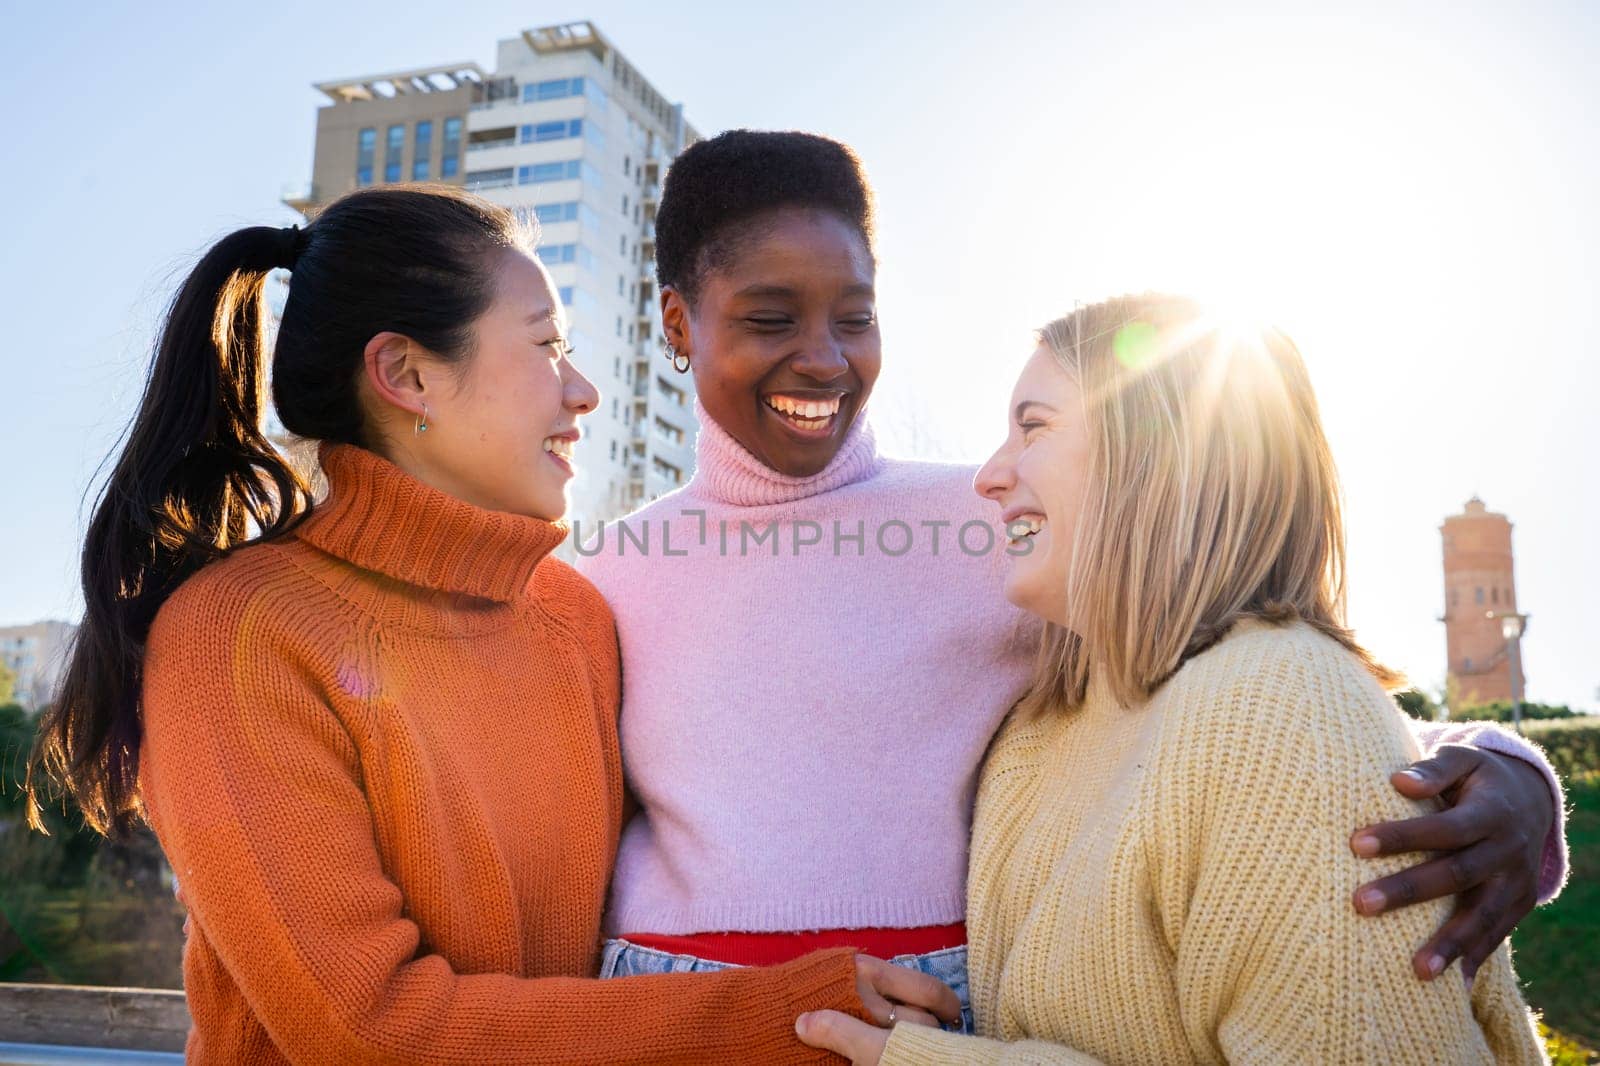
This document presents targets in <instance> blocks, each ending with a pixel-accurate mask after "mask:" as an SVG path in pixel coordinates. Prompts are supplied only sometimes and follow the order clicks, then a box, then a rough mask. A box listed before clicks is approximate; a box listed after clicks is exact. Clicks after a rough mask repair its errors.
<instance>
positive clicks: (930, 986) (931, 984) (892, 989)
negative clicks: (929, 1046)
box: [856, 955, 961, 1023]
mask: <svg viewBox="0 0 1600 1066" xmlns="http://www.w3.org/2000/svg"><path fill="white" fill-rule="evenodd" d="M856 962H857V966H858V967H859V968H860V969H861V970H862V972H864V973H866V974H867V976H868V978H869V979H870V981H871V982H872V988H873V991H875V992H877V993H878V995H880V996H882V997H884V998H885V999H891V1000H894V1001H895V1002H897V1003H904V1004H906V1005H907V1006H910V1007H920V1008H922V1009H924V1010H926V1011H930V1012H932V1013H933V1014H934V1015H935V1016H937V1017H938V1018H940V1019H941V1020H943V1021H946V1022H952V1023H953V1022H958V1021H960V1020H961V1000H959V999H957V998H956V994H955V993H954V992H952V991H950V987H949V986H948V985H946V984H945V983H944V982H943V981H941V980H939V979H938V978H937V977H932V976H930V975H928V974H925V973H922V972H921V971H920V970H910V969H907V968H906V967H904V966H895V965H892V964H891V963H887V962H884V961H883V960H882V959H874V958H872V957H871V956H868V955H858V956H856ZM866 998H867V997H866V996H863V997H862V999H863V1001H865V1000H866ZM868 1009H869V1010H870V1009H871V1008H870V1006H869V1008H868ZM901 1016H902V1015H901V1014H900V1013H899V1012H897V1013H896V1017H901ZM873 1017H874V1018H876V1019H878V1020H879V1021H880V1022H887V1020H888V1007H887V1006H885V1007H884V1011H883V1014H881V1015H879V1014H877V1013H874V1014H873Z"/></svg>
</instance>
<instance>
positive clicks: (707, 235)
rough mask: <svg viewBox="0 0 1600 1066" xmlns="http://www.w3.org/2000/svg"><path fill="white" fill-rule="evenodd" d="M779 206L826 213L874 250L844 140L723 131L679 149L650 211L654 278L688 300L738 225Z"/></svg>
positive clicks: (733, 245) (865, 195) (868, 203)
mask: <svg viewBox="0 0 1600 1066" xmlns="http://www.w3.org/2000/svg"><path fill="white" fill-rule="evenodd" d="M780 207H802V208H812V209H815V210H819V211H830V212H832V213H834V214H835V215H838V216H839V218H841V219H843V220H844V221H845V222H846V223H847V224H849V225H850V226H852V227H853V228H854V229H855V230H856V231H857V232H858V233H860V234H861V239H862V240H863V241H865V242H866V245H867V251H868V252H869V253H870V252H872V250H873V203H872V186H871V185H869V184H868V183H867V175H866V173H865V172H864V171H863V170H862V169H861V160H860V159H858V158H856V154H855V152H854V151H852V150H851V148H850V146H849V145H847V144H841V143H840V142H839V141H835V140H832V139H830V138H827V137H819V136H817V135H816V134H814V133H799V132H780V131H775V130H729V131H727V132H726V133H720V134H718V135H717V136H715V137H713V138H711V139H710V140H706V141H698V142H696V143H695V144H692V145H690V146H689V147H688V148H686V149H685V150H684V151H683V153H682V154H681V155H679V156H678V158H677V160H676V161H675V162H673V164H672V166H671V168H670V169H668V171H667V177H666V184H665V188H664V189H663V190H662V194H661V207H660V209H659V210H658V211H657V212H656V280H657V281H658V282H659V283H660V285H661V287H662V288H663V289H664V288H666V287H667V286H668V285H670V286H672V287H673V288H674V289H677V290H678V291H679V292H680V293H682V294H683V295H684V297H685V299H687V300H688V301H689V302H690V303H693V302H694V299H695V297H696V295H697V294H698V292H699V288H700V283H701V281H702V280H704V278H705V274H706V271H707V270H708V269H711V268H714V267H716V266H718V265H720V264H723V263H725V262H727V261H728V259H729V258H730V257H731V256H732V255H733V254H734V253H735V252H736V250H737V245H738V241H739V239H740V238H741V237H743V236H746V235H747V230H746V226H745V223H748V222H750V221H751V220H752V219H754V218H755V217H756V216H758V215H761V214H764V213H766V212H768V211H771V210H774V209H776V208H780Z"/></svg>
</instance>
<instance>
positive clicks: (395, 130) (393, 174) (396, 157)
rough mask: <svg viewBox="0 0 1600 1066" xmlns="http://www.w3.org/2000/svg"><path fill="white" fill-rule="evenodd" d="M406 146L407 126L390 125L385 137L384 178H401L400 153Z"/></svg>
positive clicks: (395, 179)
mask: <svg viewBox="0 0 1600 1066" xmlns="http://www.w3.org/2000/svg"><path fill="white" fill-rule="evenodd" d="M405 147H406V128H405V126H404V125H397V126H390V127H389V132H388V135H387V136H386V137H384V144H383V180H384V181H399V180H400V153H401V152H403V151H405Z"/></svg>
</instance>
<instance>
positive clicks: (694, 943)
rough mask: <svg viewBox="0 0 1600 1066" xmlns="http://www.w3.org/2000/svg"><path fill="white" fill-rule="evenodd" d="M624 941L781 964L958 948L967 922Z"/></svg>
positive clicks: (632, 936)
mask: <svg viewBox="0 0 1600 1066" xmlns="http://www.w3.org/2000/svg"><path fill="white" fill-rule="evenodd" d="M622 939H623V940H626V941H628V943H630V944H637V945H639V946H640V947H642V948H651V949H653V950H655V951H665V952H669V953H671V954H673V955H693V956H695V957H696V958H701V959H706V960H709V961H711V962H727V963H734V964H736V965H739V966H778V965H781V964H782V963H785V962H790V961H793V960H794V959H798V958H800V957H801V956H803V955H809V954H811V953H812V952H813V951H820V950H822V949H824V948H843V947H849V948H855V949H856V950H857V951H859V952H861V953H862V954H865V955H876V956H877V957H878V958H880V959H891V958H894V957H895V956H896V955H926V954H928V953H929V952H931V951H943V950H945V949H946V948H957V947H960V946H961V945H963V944H965V943H966V942H967V923H965V922H956V923H955V924H954V925H927V926H922V927H920V928H917V929H823V930H820V931H813V932H803V933H691V934H689V935H687V936H658V935H656V934H654V933H626V934H624V935H623V937H622Z"/></svg>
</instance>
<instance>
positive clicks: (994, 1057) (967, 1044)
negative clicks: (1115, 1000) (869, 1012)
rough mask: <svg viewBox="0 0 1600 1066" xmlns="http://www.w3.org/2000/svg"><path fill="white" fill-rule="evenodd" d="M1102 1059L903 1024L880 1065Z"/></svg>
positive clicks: (1039, 1065)
mask: <svg viewBox="0 0 1600 1066" xmlns="http://www.w3.org/2000/svg"><path fill="white" fill-rule="evenodd" d="M1100 1061H1101V1060H1099V1059H1097V1058H1095V1057H1094V1056H1093V1055H1085V1054H1083V1053H1082V1052H1081V1051H1074V1050H1073V1049H1071V1048H1069V1047H1062V1046H1061V1045H1060V1044H1052V1043H1050V1042H1049V1041H1045V1040H1017V1041H1013V1042H1010V1043H1008V1042H1006V1041H1004V1040H990V1039H988V1038H986V1037H981V1036H962V1035H961V1034H960V1033H947V1032H945V1031H943V1030H942V1029H932V1028H929V1027H928V1026H926V1025H912V1024H910V1023H902V1024H900V1025H897V1026H895V1027H894V1032H893V1033H892V1034H891V1035H890V1037H889V1043H888V1044H887V1045H885V1046H884V1049H883V1058H881V1059H879V1060H878V1063H879V1066H980V1064H993V1066H1100Z"/></svg>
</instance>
